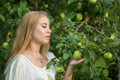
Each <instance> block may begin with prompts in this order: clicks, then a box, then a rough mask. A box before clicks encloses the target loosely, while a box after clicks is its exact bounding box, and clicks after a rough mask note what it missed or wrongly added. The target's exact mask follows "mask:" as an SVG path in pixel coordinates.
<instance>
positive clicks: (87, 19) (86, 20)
mask: <svg viewBox="0 0 120 80" xmlns="http://www.w3.org/2000/svg"><path fill="white" fill-rule="evenodd" d="M89 19H90V17H89V16H87V17H86V18H85V19H84V20H83V21H82V22H81V24H79V26H78V28H77V29H76V30H75V32H77V31H78V30H79V28H80V27H81V26H82V25H83V24H84V23H87V22H88V21H89Z"/></svg>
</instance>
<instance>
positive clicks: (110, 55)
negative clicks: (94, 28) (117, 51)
mask: <svg viewBox="0 0 120 80" xmlns="http://www.w3.org/2000/svg"><path fill="white" fill-rule="evenodd" d="M104 58H106V59H112V53H111V52H106V53H105V54H104Z"/></svg>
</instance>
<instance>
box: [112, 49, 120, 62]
mask: <svg viewBox="0 0 120 80" xmlns="http://www.w3.org/2000/svg"><path fill="white" fill-rule="evenodd" d="M113 52H114V54H115V56H116V58H117V60H118V61H119V62H120V58H119V57H118V55H117V53H116V52H115V50H114V49H113Z"/></svg>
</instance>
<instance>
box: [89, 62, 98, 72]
mask: <svg viewBox="0 0 120 80" xmlns="http://www.w3.org/2000/svg"><path fill="white" fill-rule="evenodd" d="M90 65H91V67H92V69H93V71H94V72H95V74H97V71H96V70H95V68H94V66H93V64H92V62H91V61H90Z"/></svg>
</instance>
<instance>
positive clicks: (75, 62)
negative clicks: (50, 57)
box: [69, 58, 84, 66]
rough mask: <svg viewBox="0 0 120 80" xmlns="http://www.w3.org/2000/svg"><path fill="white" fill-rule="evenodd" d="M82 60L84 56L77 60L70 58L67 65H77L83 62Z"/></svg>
mask: <svg viewBox="0 0 120 80" xmlns="http://www.w3.org/2000/svg"><path fill="white" fill-rule="evenodd" d="M83 61H84V58H82V59H79V60H76V59H71V61H70V62H69V65H70V66H74V65H78V64H80V63H81V62H83Z"/></svg>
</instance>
